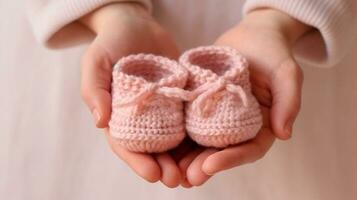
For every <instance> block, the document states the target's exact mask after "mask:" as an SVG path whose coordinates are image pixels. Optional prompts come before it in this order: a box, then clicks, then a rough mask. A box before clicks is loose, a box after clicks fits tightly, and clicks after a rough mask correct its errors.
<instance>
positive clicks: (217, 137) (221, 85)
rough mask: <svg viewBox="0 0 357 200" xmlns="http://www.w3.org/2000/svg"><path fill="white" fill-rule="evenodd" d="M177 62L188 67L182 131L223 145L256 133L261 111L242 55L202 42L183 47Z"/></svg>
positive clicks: (207, 142) (206, 142) (202, 142)
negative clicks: (189, 93)
mask: <svg viewBox="0 0 357 200" xmlns="http://www.w3.org/2000/svg"><path fill="white" fill-rule="evenodd" d="M180 64H181V65H182V66H183V67H185V68H186V69H187V70H188V71H189V77H188V82H187V86H186V89H187V90H189V91H190V92H191V100H190V101H188V102H187V103H186V106H185V112H186V131H187V133H188V135H189V136H190V137H191V138H192V139H193V140H194V141H196V142H197V143H198V144H200V145H203V146H209V147H217V148H223V147H227V146H229V145H233V144H237V143H240V142H244V141H247V140H249V139H252V138H254V137H255V136H256V134H257V133H258V131H259V130H260V128H261V126H262V114H261V111H260V107H259V103H258V102H257V100H256V98H255V97H254V96H253V94H252V93H251V84H250V80H249V71H248V63H247V61H246V59H245V58H244V57H243V56H241V55H240V54H239V53H238V52H237V51H236V50H235V49H233V48H230V47H223V46H204V47H198V48H195V49H191V50H188V51H186V52H185V53H184V54H183V55H182V56H181V57H180Z"/></svg>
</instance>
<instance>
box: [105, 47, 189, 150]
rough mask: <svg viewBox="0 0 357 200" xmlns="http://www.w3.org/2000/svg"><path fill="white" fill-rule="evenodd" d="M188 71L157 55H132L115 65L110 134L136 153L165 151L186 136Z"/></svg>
mask: <svg viewBox="0 0 357 200" xmlns="http://www.w3.org/2000/svg"><path fill="white" fill-rule="evenodd" d="M186 80H187V71H186V70H185V69H184V68H182V67H180V66H179V65H178V64H177V62H175V61H172V60H170V59H168V58H164V57H161V56H154V55H150V54H149V55H145V54H138V55H131V56H127V57H124V58H122V59H121V60H119V61H118V63H117V64H116V65H115V67H114V71H113V82H112V115H111V119H110V122H109V128H110V134H111V136H112V137H114V138H115V139H116V141H117V142H118V144H119V145H121V146H123V147H125V148H127V149H128V150H130V151H135V152H147V153H152V152H163V151H167V150H169V149H171V148H174V147H175V146H177V145H178V144H179V143H180V142H181V141H182V139H183V138H184V137H185V128H184V118H183V103H182V99H185V96H187V92H186V91H184V90H183V89H182V88H183V87H184V86H185V84H186Z"/></svg>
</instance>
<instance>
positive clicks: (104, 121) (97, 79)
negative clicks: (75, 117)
mask: <svg viewBox="0 0 357 200" xmlns="http://www.w3.org/2000/svg"><path fill="white" fill-rule="evenodd" d="M111 76H112V62H111V61H110V57H109V56H108V55H107V53H106V51H105V50H104V49H103V48H102V47H101V46H100V45H98V44H97V43H96V42H95V41H94V42H93V43H92V44H91V46H90V47H89V48H88V50H87V52H86V53H85V54H84V56H83V58H82V80H81V96H82V98H83V100H84V102H85V103H86V104H87V106H88V108H89V110H90V111H91V113H92V115H93V119H94V122H95V124H96V126H97V127H98V128H104V127H107V126H108V122H109V119H110V114H111V95H110V87H111Z"/></svg>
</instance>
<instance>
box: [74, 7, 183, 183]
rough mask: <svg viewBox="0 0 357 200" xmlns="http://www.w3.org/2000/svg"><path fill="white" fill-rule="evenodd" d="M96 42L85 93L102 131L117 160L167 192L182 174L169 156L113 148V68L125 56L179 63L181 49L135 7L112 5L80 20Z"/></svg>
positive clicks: (86, 66) (85, 68)
mask: <svg viewBox="0 0 357 200" xmlns="http://www.w3.org/2000/svg"><path fill="white" fill-rule="evenodd" d="M80 21H81V22H82V23H83V25H85V26H87V27H88V28H89V29H91V30H92V31H93V32H94V33H95V34H96V37H95V39H94V40H93V42H92V43H91V44H90V46H89V47H88V49H87V51H86V52H85V54H84V55H83V58H82V82H81V94H82V97H83V100H84V101H85V103H86V104H87V106H88V108H89V110H90V111H91V113H92V115H93V118H94V121H95V124H96V126H97V127H98V128H105V129H104V131H105V135H106V136H107V140H108V142H109V144H110V146H111V148H112V150H113V151H114V153H115V154H116V155H118V156H119V157H120V158H121V159H122V160H124V161H125V162H126V163H127V164H128V165H129V166H130V167H131V168H132V169H133V170H134V171H135V172H136V173H137V174H138V175H139V176H141V177H142V178H144V179H145V180H147V181H149V182H156V181H158V180H161V181H162V182H163V183H164V184H165V185H167V186H168V187H175V186H177V185H178V184H179V183H180V180H181V174H180V171H179V168H178V166H177V164H176V163H175V161H174V159H173V158H172V157H171V156H170V155H169V154H168V153H161V154H155V155H153V154H144V153H134V152H130V151H128V150H126V149H124V148H122V147H120V146H118V145H116V144H115V142H114V140H113V139H112V138H111V137H110V136H109V133H108V128H107V127H108V121H109V120H110V114H111V93H110V90H111V76H112V67H113V65H114V64H115V63H116V62H117V61H118V60H119V59H120V58H121V57H123V56H127V55H129V54H135V53H153V54H158V55H163V56H166V57H170V58H173V59H176V58H177V56H178V54H179V53H178V50H177V47H176V45H175V42H174V41H173V39H172V38H171V37H170V35H169V34H168V33H167V32H166V31H165V30H164V29H163V28H162V27H161V26H160V25H159V24H158V23H156V22H155V21H154V20H153V18H152V17H151V16H150V14H149V13H148V12H147V11H146V9H145V8H144V7H143V6H141V5H140V4H137V3H116V4H109V5H107V6H104V7H102V8H99V9H98V10H96V11H94V12H92V13H90V14H88V15H87V16H84V17H83V18H81V20H80Z"/></svg>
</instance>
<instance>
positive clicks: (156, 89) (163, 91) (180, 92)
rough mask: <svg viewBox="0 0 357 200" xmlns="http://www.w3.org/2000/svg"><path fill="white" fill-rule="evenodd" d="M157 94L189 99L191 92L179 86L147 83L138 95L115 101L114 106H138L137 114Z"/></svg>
mask: <svg viewBox="0 0 357 200" xmlns="http://www.w3.org/2000/svg"><path fill="white" fill-rule="evenodd" d="M155 95H162V96H165V97H168V98H171V99H177V100H185V101H188V100H190V99H192V98H191V93H190V92H188V91H186V90H184V89H182V88H178V87H166V86H161V87H160V86H159V85H158V84H156V83H149V84H146V85H145V87H144V89H143V90H142V91H141V92H139V93H138V94H137V95H135V96H133V97H131V98H128V99H124V100H121V101H120V103H113V106H114V107H126V106H136V108H135V111H134V112H135V114H141V113H142V111H143V110H144V108H145V106H146V105H147V104H148V103H149V102H150V101H151V100H152V99H153V97H154V96H155Z"/></svg>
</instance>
